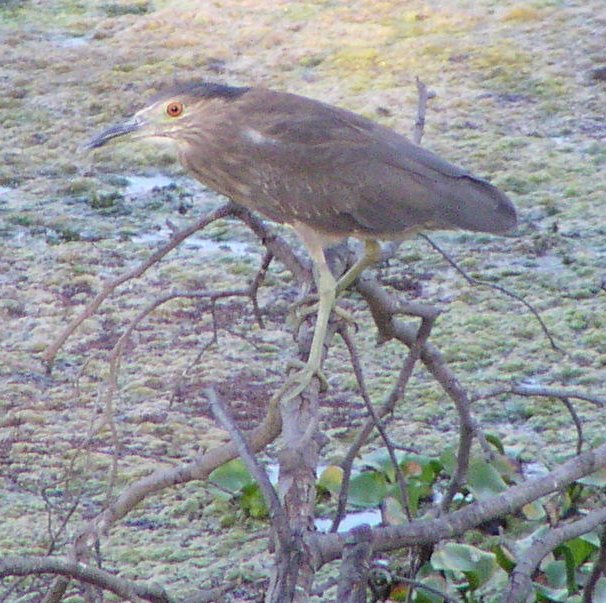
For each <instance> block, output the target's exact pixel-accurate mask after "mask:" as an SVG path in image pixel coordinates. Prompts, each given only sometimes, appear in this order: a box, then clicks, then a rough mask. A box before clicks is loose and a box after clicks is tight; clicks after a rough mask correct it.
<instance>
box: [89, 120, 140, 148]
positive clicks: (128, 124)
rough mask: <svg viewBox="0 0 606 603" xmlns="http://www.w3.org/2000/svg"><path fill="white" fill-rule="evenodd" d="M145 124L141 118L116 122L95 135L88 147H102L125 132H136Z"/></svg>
mask: <svg viewBox="0 0 606 603" xmlns="http://www.w3.org/2000/svg"><path fill="white" fill-rule="evenodd" d="M143 125H144V122H143V121H142V120H140V119H136V118H133V119H131V120H129V121H125V122H122V123H121V124H116V125H115V126H112V127H111V128H108V129H107V130H105V131H103V132H101V134H99V135H97V136H95V137H94V138H93V139H92V140H91V141H89V142H88V143H86V145H85V148H86V149H96V148H97V147H102V146H103V145H104V144H105V143H106V142H108V141H110V140H111V139H112V138H118V136H124V135H125V134H131V133H132V132H136V131H137V130H139V129H140V128H141V127H142V126H143Z"/></svg>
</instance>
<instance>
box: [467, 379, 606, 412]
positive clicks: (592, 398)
mask: <svg viewBox="0 0 606 603" xmlns="http://www.w3.org/2000/svg"><path fill="white" fill-rule="evenodd" d="M502 394H516V395H518V396H542V397H546V398H575V399H577V400H584V401H585V402H589V403H591V404H594V405H595V406H599V407H604V406H606V397H605V396H598V395H591V394H587V393H586V392H582V391H580V390H578V389H568V388H566V387H549V386H542V385H524V384H520V385H515V384H514V385H503V386H497V387H494V388H491V389H489V390H487V391H484V392H479V393H478V394H476V395H475V396H473V397H472V400H473V401H474V402H475V401H476V400H484V399H486V398H493V397H495V396H500V395H502Z"/></svg>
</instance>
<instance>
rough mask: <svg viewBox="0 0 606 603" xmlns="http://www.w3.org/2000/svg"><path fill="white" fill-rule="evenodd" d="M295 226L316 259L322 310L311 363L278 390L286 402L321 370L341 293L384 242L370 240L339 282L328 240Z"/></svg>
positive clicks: (374, 259) (377, 255) (374, 258)
mask: <svg viewBox="0 0 606 603" xmlns="http://www.w3.org/2000/svg"><path fill="white" fill-rule="evenodd" d="M294 228H295V231H296V232H297V234H298V235H299V237H300V238H301V239H302V241H303V242H304V243H305V245H306V247H307V249H308V250H309V252H310V255H311V258H312V261H313V267H314V279H315V281H316V287H317V289H318V314H317V318H316V325H315V328H314V334H313V339H312V341H311V347H310V351H309V357H308V358H307V363H306V364H305V366H304V367H303V368H302V369H301V370H300V371H299V372H297V373H294V374H292V375H291V376H290V377H289V378H288V380H287V382H286V383H285V384H284V387H283V388H282V389H281V390H280V392H279V393H278V397H280V398H281V399H282V402H286V401H288V400H292V399H293V398H295V397H296V396H298V395H299V394H301V393H302V392H303V391H304V390H305V389H306V388H307V386H308V385H309V384H310V382H311V380H312V379H313V378H314V377H315V376H316V375H318V374H319V373H320V368H321V366H322V354H323V348H324V341H325V339H326V332H327V330H328V321H329V320H330V314H331V312H332V310H333V307H334V305H335V300H336V298H337V293H338V292H339V293H340V292H341V291H344V290H345V289H347V287H349V286H350V285H351V284H352V283H353V282H354V281H355V280H356V279H357V278H358V276H360V274H361V273H362V271H363V270H364V269H365V268H367V267H368V266H371V265H372V264H375V263H376V262H377V261H378V260H379V259H380V257H381V247H380V245H379V244H378V243H377V242H376V241H366V242H365V249H364V255H363V256H362V258H360V260H358V261H357V262H356V263H355V264H354V265H353V266H352V267H351V268H350V269H349V270H348V271H347V272H346V273H345V274H344V275H343V276H342V277H341V279H340V280H339V282H338V283H337V281H336V280H335V277H334V276H333V275H332V272H331V271H330V268H329V267H328V264H327V263H326V257H325V256H324V249H323V243H324V241H323V240H322V238H321V236H320V235H319V234H318V233H316V232H314V231H313V230H311V229H310V228H309V227H307V226H305V225H303V224H296V225H294Z"/></svg>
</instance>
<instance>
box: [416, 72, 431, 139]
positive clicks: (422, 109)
mask: <svg viewBox="0 0 606 603" xmlns="http://www.w3.org/2000/svg"><path fill="white" fill-rule="evenodd" d="M415 80H416V83H417V96H418V104H417V119H416V121H415V127H414V131H413V134H412V140H413V142H414V143H415V144H418V145H420V144H421V140H422V138H423V133H424V131H425V113H426V112H427V101H428V100H429V99H430V98H433V97H434V96H435V95H436V93H435V92H432V91H429V90H428V89H427V86H426V85H425V84H424V83H423V82H422V81H421V80H420V79H419V77H418V76H417V77H416V78H415Z"/></svg>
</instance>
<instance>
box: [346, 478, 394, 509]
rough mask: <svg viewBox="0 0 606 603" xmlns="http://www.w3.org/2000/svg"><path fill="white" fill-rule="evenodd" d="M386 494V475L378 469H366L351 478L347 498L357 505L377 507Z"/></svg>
mask: <svg viewBox="0 0 606 603" xmlns="http://www.w3.org/2000/svg"><path fill="white" fill-rule="evenodd" d="M386 494H387V484H386V483H385V477H383V475H382V474H381V473H377V472H376V471H364V472H363V473H360V474H358V475H356V476H355V477H353V478H352V479H351V482H350V483H349V496H348V498H347V500H348V502H349V503H351V504H352V505H354V506H356V507H364V508H369V507H376V506H377V505H379V504H380V503H382V502H383V499H384V498H385V496H386Z"/></svg>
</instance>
